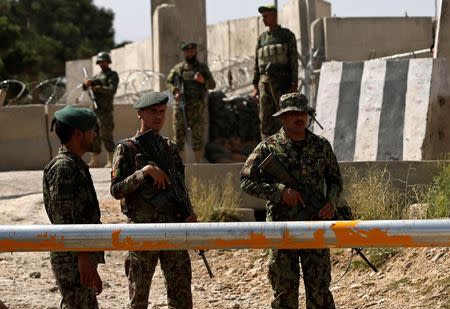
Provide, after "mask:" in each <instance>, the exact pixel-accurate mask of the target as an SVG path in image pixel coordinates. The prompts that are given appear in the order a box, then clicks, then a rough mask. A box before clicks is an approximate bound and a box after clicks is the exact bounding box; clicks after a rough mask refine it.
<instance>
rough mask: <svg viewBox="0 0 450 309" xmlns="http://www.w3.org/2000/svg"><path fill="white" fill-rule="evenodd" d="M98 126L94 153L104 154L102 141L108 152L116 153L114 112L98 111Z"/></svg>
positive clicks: (96, 112)
mask: <svg viewBox="0 0 450 309" xmlns="http://www.w3.org/2000/svg"><path fill="white" fill-rule="evenodd" d="M95 114H96V115H97V122H98V125H97V127H96V130H95V133H96V136H95V139H94V148H93V151H92V152H93V153H97V154H98V153H100V152H102V141H103V145H104V146H105V149H106V151H108V152H114V149H115V148H116V145H115V144H114V138H113V130H114V118H113V111H112V110H111V111H99V110H96V111H95Z"/></svg>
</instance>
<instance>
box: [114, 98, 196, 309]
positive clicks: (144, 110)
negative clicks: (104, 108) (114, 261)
mask: <svg viewBox="0 0 450 309" xmlns="http://www.w3.org/2000/svg"><path fill="white" fill-rule="evenodd" d="M168 99H169V98H168V96H167V95H166V94H163V93H158V92H155V93H150V94H147V95H144V96H143V97H142V99H140V100H139V101H138V102H137V103H136V104H135V105H134V108H136V109H137V117H138V119H139V120H140V123H141V125H140V128H139V130H138V131H137V133H136V136H138V135H140V134H141V133H143V132H146V131H148V130H150V129H151V130H153V132H154V133H155V134H156V136H155V137H156V139H157V141H159V143H160V145H162V146H163V147H162V148H163V149H165V153H164V154H163V155H164V156H165V157H167V158H170V160H173V162H174V166H175V167H176V168H177V170H178V172H179V174H180V175H183V178H184V166H183V162H182V160H181V157H180V156H179V154H178V150H177V145H176V144H175V143H174V142H173V141H171V140H170V139H168V138H166V137H162V136H160V135H159V132H160V131H161V129H162V127H163V125H164V121H165V119H166V110H167V101H168ZM136 136H135V137H136ZM135 137H131V138H128V139H125V140H123V141H121V142H120V143H119V144H118V145H117V148H116V151H115V152H114V159H113V168H112V172H111V194H112V196H114V198H116V199H120V200H121V206H122V212H123V213H124V214H125V215H126V216H127V217H128V221H129V222H130V223H169V222H178V220H177V218H178V216H177V208H176V207H175V206H176V205H173V204H172V203H171V202H167V204H165V205H163V206H159V207H156V206H154V205H153V204H152V201H153V200H154V198H155V197H156V196H157V195H158V194H161V193H162V191H164V189H165V188H166V187H168V186H170V183H169V178H168V176H167V174H166V172H165V171H164V170H163V169H162V168H160V167H159V166H158V165H157V164H156V163H155V158H152V157H151V154H148V153H145V152H144V151H143V150H142V148H141V147H140V145H139V143H138V142H137V140H136V138H135ZM183 181H184V179H183ZM188 220H189V221H195V220H196V218H195V216H191V217H189V218H188ZM158 260H159V262H160V263H161V269H162V271H163V274H164V277H165V279H166V288H167V299H168V307H169V308H171V309H174V308H176V309H183V308H186V309H190V308H192V294H191V277H192V273H191V262H190V259H189V254H188V252H187V251H186V250H180V251H133V252H129V253H128V256H127V258H126V260H125V273H126V275H127V277H128V282H129V291H130V301H131V308H133V309H137V308H147V306H148V297H149V290H150V284H151V280H152V277H153V274H154V271H155V267H156V265H157V263H158Z"/></svg>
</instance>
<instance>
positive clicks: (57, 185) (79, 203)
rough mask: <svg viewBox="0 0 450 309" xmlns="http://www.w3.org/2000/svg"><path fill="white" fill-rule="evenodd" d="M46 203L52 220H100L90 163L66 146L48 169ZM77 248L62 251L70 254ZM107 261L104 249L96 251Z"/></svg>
mask: <svg viewBox="0 0 450 309" xmlns="http://www.w3.org/2000/svg"><path fill="white" fill-rule="evenodd" d="M43 193H44V205H45V210H46V211H47V215H48V218H49V219H50V222H51V223H52V224H100V223H101V221H100V208H99V205H98V200H97V194H96V193H95V189H94V184H93V182H92V177H91V174H90V173H89V168H88V166H87V165H86V164H85V163H84V162H83V160H82V159H81V158H80V157H79V156H77V155H76V154H74V153H73V152H71V151H69V150H67V149H66V148H65V147H64V146H62V147H61V148H60V149H59V151H58V154H57V155H56V157H55V158H53V160H52V161H50V162H49V163H48V164H47V166H46V167H45V169H44V178H43ZM67 254H77V252H69V253H68V252H58V253H52V254H51V255H52V256H66V255H67ZM92 255H93V256H94V257H95V258H96V261H97V262H98V263H104V254H103V252H93V253H92Z"/></svg>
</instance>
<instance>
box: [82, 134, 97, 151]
mask: <svg viewBox="0 0 450 309" xmlns="http://www.w3.org/2000/svg"><path fill="white" fill-rule="evenodd" d="M95 135H96V134H95V130H94V129H91V130H88V131H84V132H82V138H81V146H82V148H83V150H85V151H86V152H91V151H92V150H94V138H95Z"/></svg>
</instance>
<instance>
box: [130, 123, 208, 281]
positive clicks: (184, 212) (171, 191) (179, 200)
mask: <svg viewBox="0 0 450 309" xmlns="http://www.w3.org/2000/svg"><path fill="white" fill-rule="evenodd" d="M136 141H137V143H138V144H139V146H140V148H141V150H142V151H143V154H144V155H145V156H148V157H149V158H151V159H152V160H153V161H154V162H155V163H156V165H157V166H158V167H159V168H160V169H162V170H163V171H164V172H165V173H166V174H167V176H168V177H169V181H170V186H168V187H167V188H166V189H165V190H163V191H161V192H160V193H159V194H157V195H156V196H155V197H154V198H153V199H151V200H150V204H152V206H153V207H155V208H162V207H165V206H166V207H167V204H172V205H176V206H177V210H178V212H179V217H178V219H179V221H180V222H186V220H187V219H188V218H189V217H192V216H195V213H194V209H193V208H192V204H191V200H190V198H189V193H188V191H187V188H186V185H185V183H184V175H183V174H182V173H180V171H179V167H177V166H176V165H175V161H174V160H173V158H172V157H170V156H167V155H165V154H166V151H165V149H164V147H165V145H164V140H163V139H162V138H161V137H160V136H159V134H157V133H156V132H155V131H153V130H147V131H146V132H144V133H142V134H141V135H139V136H137V137H136ZM140 165H142V164H140ZM198 254H199V255H200V256H201V257H202V259H203V262H204V263H205V267H206V270H207V271H208V275H209V277H210V278H213V277H214V275H213V273H212V271H211V268H210V267H209V264H208V261H207V260H206V257H205V251H204V250H199V252H198Z"/></svg>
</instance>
